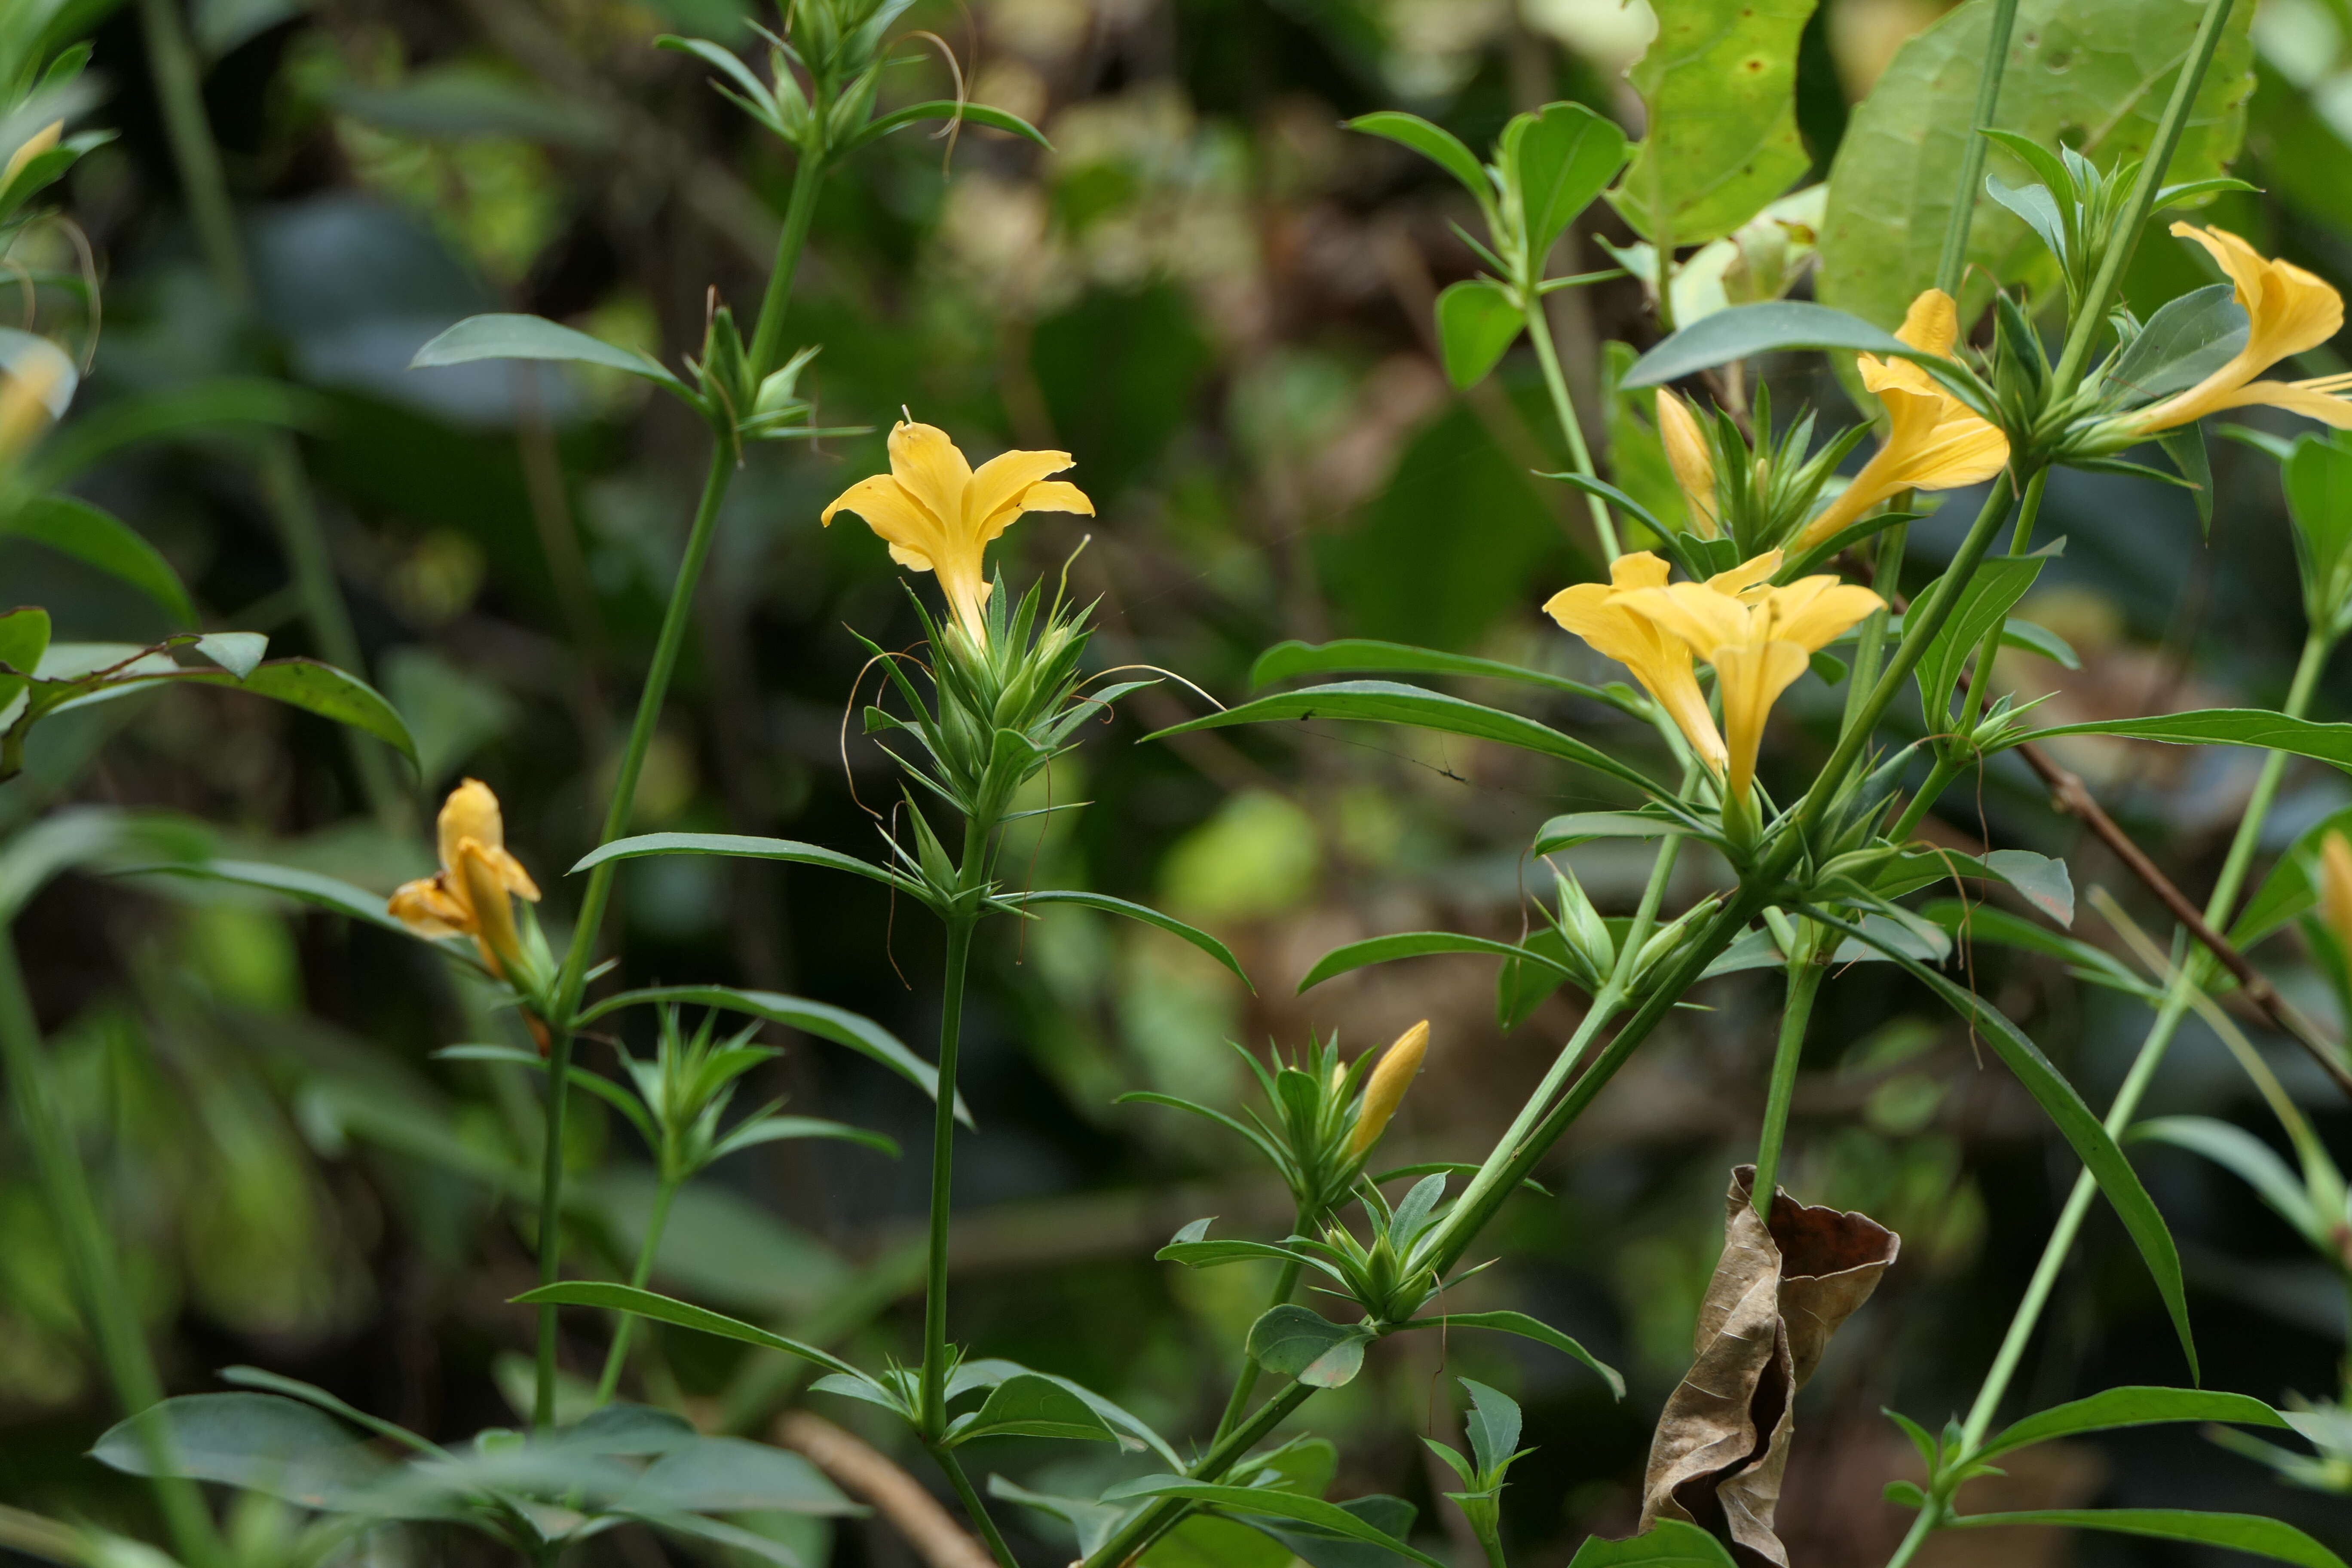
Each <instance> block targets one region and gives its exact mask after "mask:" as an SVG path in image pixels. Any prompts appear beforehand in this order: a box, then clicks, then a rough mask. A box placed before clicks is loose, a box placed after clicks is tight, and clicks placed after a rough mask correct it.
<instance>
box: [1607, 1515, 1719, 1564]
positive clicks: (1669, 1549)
mask: <svg viewBox="0 0 2352 1568" xmlns="http://www.w3.org/2000/svg"><path fill="white" fill-rule="evenodd" d="M1568 1568H1734V1565H1733V1563H1732V1561H1731V1553H1730V1552H1727V1551H1725V1550H1724V1547H1723V1542H1719V1541H1717V1539H1716V1538H1715V1537H1714V1536H1712V1535H1709V1534H1708V1533H1707V1532H1706V1531H1704V1530H1701V1529H1700V1528H1699V1527H1698V1526H1697V1525H1696V1524H1685V1523H1684V1522H1683V1521H1681V1520H1678V1519H1662V1520H1660V1521H1658V1522H1657V1523H1655V1524H1654V1525H1652V1526H1651V1527H1650V1528H1649V1529H1648V1530H1646V1531H1643V1533H1641V1534H1639V1535H1634V1536H1629V1537H1627V1538H1626V1539H1625V1540H1623V1541H1603V1540H1601V1537H1599V1536H1597V1535H1593V1536H1588V1537H1586V1538H1585V1542H1584V1544H1583V1545H1581V1546H1580V1547H1578V1548H1577V1549H1576V1555H1575V1557H1574V1558H1572V1559H1571V1560H1570V1563H1569V1565H1568Z"/></svg>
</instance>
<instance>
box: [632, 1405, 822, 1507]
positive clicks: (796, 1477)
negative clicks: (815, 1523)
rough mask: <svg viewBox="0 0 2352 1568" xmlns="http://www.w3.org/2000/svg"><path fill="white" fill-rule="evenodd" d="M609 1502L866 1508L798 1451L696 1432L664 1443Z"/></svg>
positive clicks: (637, 1505) (642, 1505) (692, 1505)
mask: <svg viewBox="0 0 2352 1568" xmlns="http://www.w3.org/2000/svg"><path fill="white" fill-rule="evenodd" d="M608 1408H609V1406H608ZM614 1507H616V1508H618V1509H620V1510H624V1511H626V1512H632V1513H634V1512H639V1511H644V1510H656V1511H659V1512H664V1513H671V1512H675V1513H744V1512H750V1511H752V1510H770V1509H772V1510H778V1511H781V1512H784V1513H810V1514H862V1513H864V1512H866V1510H864V1509H862V1508H860V1507H858V1506H857V1505H856V1503H854V1502H852V1501H850V1500H849V1499H847V1498H846V1497H845V1496H843V1495H842V1492H841V1489H840V1488H838V1487H836V1486H835V1485H834V1484H833V1483H832V1482H831V1481H830V1480H827V1479H825V1475H824V1471H822V1470H820V1469H818V1468H816V1467H815V1466H814V1465H812V1464H810V1463H809V1462H808V1461H807V1460H806V1459H803V1458H801V1457H800V1456H799V1455H798V1454H793V1453H787V1452H786V1451H785V1450H783V1449H782V1448H771V1447H768V1446H767V1445H766V1444H764V1443H747V1442H745V1441H744V1440H743V1439H742V1438H740V1437H696V1438H694V1439H693V1440H692V1441H691V1442H688V1443H684V1444H680V1445H679V1446H677V1447H673V1448H671V1449H669V1450H668V1451H667V1452H666V1453H664V1454H663V1455H662V1456H661V1457H660V1458H657V1459H656V1460H655V1461H654V1462H653V1464H652V1465H651V1466H649V1467H647V1468H646V1472H645V1474H644V1475H642V1476H639V1477H638V1478H637V1480H636V1483H635V1485H634V1486H632V1487H630V1488H629V1489H628V1490H627V1491H625V1492H623V1493H622V1494H621V1496H620V1498H619V1499H618V1500H616V1501H615V1503H614Z"/></svg>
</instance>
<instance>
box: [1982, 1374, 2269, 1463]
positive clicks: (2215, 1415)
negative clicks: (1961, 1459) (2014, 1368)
mask: <svg viewBox="0 0 2352 1568" xmlns="http://www.w3.org/2000/svg"><path fill="white" fill-rule="evenodd" d="M2163 1421H2233V1422H2236V1423H2238V1424H2239V1425H2241V1426H2282V1427H2283V1426H2285V1425H2286V1417H2284V1415H2280V1414H2279V1413H2278V1412H2277V1411H2275V1410H2273V1409H2272V1408H2271V1407H2270V1406H2269V1405H2265V1404H2263V1402H2262V1401H2261V1400H2259V1399H2255V1398H2252V1397H2251V1396H2250V1395H2247V1394H2218V1393H2213V1392H2210V1391H2209V1390H2206V1389H2202V1388H2150V1387H2128V1388H2110V1389H2106V1390H2105V1391H2104V1392H2102V1393H2098V1394H2092V1395H2091V1396H2090V1397H2089V1398H2087V1399H2076V1400H2071V1401H2069V1402H2068V1403H2066V1404H2064V1405H2053V1406H2052V1407H2051V1408H2050V1409H2048V1410H2044V1411H2042V1412H2041V1413H2039V1414H2038V1415H2029V1416H2027V1417H2026V1418H2025V1419H2024V1420H2022V1421H2020V1422H2017V1423H2015V1424H2014V1425H2012V1426H2009V1427H2007V1428H2006V1429H2004V1430H2003V1431H2001V1432H1999V1433H1997V1434H1995V1435H1994V1436H1993V1437H1992V1438H1991V1439H1990V1441H1989V1442H1987V1443H1986V1444H1985V1446H1984V1447H1981V1448H1979V1449H1978V1450H1977V1451H1976V1452H1975V1453H1974V1454H1971V1455H1969V1458H1971V1459H1989V1458H1992V1457H1993V1456H1994V1455H1995V1454H2006V1453H2008V1452H2009V1451H2010V1450H2011V1449H2012V1448H2022V1447H2026V1446H2027V1445H2028V1444H2030V1443H2046V1442H2048V1441H2050V1439H2052V1438H2053V1437H2071V1436H2074V1434H2076V1433H2078V1432H2105V1431H2108V1430H2111V1429H2112V1428H2114V1427H2117V1426H2154V1425H2156V1424H2157V1423H2158V1422H2163Z"/></svg>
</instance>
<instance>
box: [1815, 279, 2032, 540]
mask: <svg viewBox="0 0 2352 1568" xmlns="http://www.w3.org/2000/svg"><path fill="white" fill-rule="evenodd" d="M1959 335H1960V323H1959V311H1958V309H1957V308H1956V307H1955V306H1954V305H1953V303H1952V297H1951V296H1950V295H1949V294H1947V293H1945V292H1944V291H1943V290H1942V289H1928V290H1927V292H1926V293H1924V294H1922V295H1920V296H1919V297H1918V298H1917V299H1916V300H1912V301H1911V309H1910V310H1908V311H1907V312H1906V313H1905V315H1904V317H1903V326H1902V329H1901V330H1900V331H1897V332H1896V333H1895V336H1896V337H1898V338H1901V339H1902V340H1903V341H1904V342H1906V343H1908V344H1910V345H1911V346H1912V347H1913V348H1915V349H1918V350H1920V351H1922V352H1923V353H1931V354H1937V355H1949V354H1950V353H1951V352H1952V345H1953V343H1955V342H1958V339H1959ZM1853 363H1854V368H1855V369H1856V370H1858V371H1860V372H1861V373H1862V384H1863V385H1864V386H1866V387H1868V388H1869V389H1870V390H1871V391H1872V392H1873V393H1874V394H1875V395H1877V397H1878V400H1879V402H1880V403H1882V404H1884V405H1885V408H1886V421H1887V428H1886V440H1885V443H1884V444H1883V445H1882V446H1880V447H1879V448H1878V450H1877V451H1876V452H1874V453H1873V454H1871V458H1870V461H1869V462H1867V463H1865V464H1864V465H1863V468H1862V472H1860V473H1858V474H1856V475H1854V477H1853V482H1852V483H1850V484H1848V485H1847V486H1846V488H1845V490H1844V492H1843V494H1841V495H1840V496H1839V497H1838V498H1837V499H1836V500H1833V501H1832V502H1830V504H1829V505H1828V506H1826V507H1824V508H1823V509H1822V511H1821V512H1820V514H1819V515H1817V516H1816V517H1815V518H1814V519H1813V520H1812V521H1811V522H1809V523H1807V524H1806V525H1805V527H1804V530H1803V531H1801V532H1800V533H1799V534H1798V535H1797V540H1796V548H1798V549H1800V550H1810V549H1811V548H1812V547H1813V546H1814V545H1816V544H1819V543H1820V542H1822V541H1823V540H1825V539H1829V538H1831V537H1832V536H1834V535H1835V534H1836V533H1838V532H1839V531H1841V530H1843V529H1846V528H1849V527H1852V526H1853V523H1854V522H1855V521H1857V520H1858V519H1860V518H1861V516H1862V514H1863V513H1864V512H1865V511H1868V510H1870V509H1871V508H1872V507H1874V506H1876V505H1877V504H1878V503H1879V502H1880V501H1883V500H1886V499H1887V498H1888V497H1890V496H1893V495H1895V494H1898V493H1900V492H1901V491H1904V490H1948V489H1958V488H1959V487H1960V486H1962V485H1973V484H1981V483H1982V482H1983V481H1985V480H1986V479H1990V478H1992V477H1993V476H1994V475H1995V474H1997V473H1999V472H2000V470H2001V469H2002V468H2004V467H2006V466H2007V465H2008V462H2009V437H2006V436H2004V435H2002V434H2001V433H2000V429H1999V428H1998V427H1997V426H1992V425H1989V424H1987V423H1986V422H1985V421H1984V420H1982V419H1979V417H1977V416H1976V415H1975V414H1973V413H1971V412H1970V411H1969V405H1967V404H1965V403H1962V402H1961V401H1960V400H1959V399H1958V398H1957V397H1954V396H1953V395H1951V394H1950V393H1948V392H1947V391H1945V390H1944V387H1943V384H1941V383H1940V382H1938V381H1937V379H1936V378H1935V377H1934V376H1932V375H1929V374H1927V372H1926V371H1924V370H1922V369H1920V368H1919V367H1918V366H1917V365H1916V364H1914V363H1911V362H1910V361H1909V360H1907V359H1896V360H1883V359H1880V358H1879V357H1878V356H1877V355H1876V354H1856V355H1855V356H1854V360H1853Z"/></svg>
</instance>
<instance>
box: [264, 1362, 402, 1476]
mask: <svg viewBox="0 0 2352 1568" xmlns="http://www.w3.org/2000/svg"><path fill="white" fill-rule="evenodd" d="M221 1381H222V1382H223V1383H234V1384H237V1385H238V1386H239V1387H242V1388H257V1389H260V1390H262V1391H263V1392H264V1393H268V1394H283V1395H285V1396H286V1397H288V1398H289V1399H299V1400H301V1401H302V1402H303V1403H304V1404H307V1405H317V1406H318V1407H319V1408H320V1409H321V1410H324V1411H327V1412H329V1413H330V1414H331V1415H340V1416H341V1417H342V1418H343V1419H344V1420H346V1421H348V1422H350V1423H352V1425H353V1426H364V1427H366V1428H367V1429H368V1430H369V1431H371V1432H373V1433H374V1434H375V1435H376V1436H379V1437H389V1438H391V1439H392V1440H393V1441H394V1442H395V1443H398V1444H399V1445H400V1446H401V1447H404V1448H414V1449H415V1450H416V1452H418V1453H420V1454H441V1453H446V1452H447V1450H446V1449H445V1448H443V1447H441V1445H440V1444H438V1443H436V1442H434V1441H433V1440H432V1439H430V1438H427V1437H420V1436H417V1435H416V1434H415V1433H414V1432H412V1431H410V1430H409V1429H408V1428H407V1427H405V1426H400V1425H398V1424H397V1423H395V1422H391V1421H386V1420H384V1419H383V1417H382V1416H377V1415H369V1414H368V1413H367V1412H366V1411H364V1410H360V1409H356V1408H354V1407H353V1406H352V1405H346V1404H345V1403H343V1401H341V1400H340V1399H338V1398H336V1397H335V1396H334V1395H333V1394H330V1393H328V1392H327V1391H326V1390H325V1389H323V1388H320V1387H319V1386H318V1385H317V1384H309V1383H304V1382H302V1381H300V1380H299V1379H298V1378H291V1377H283V1376H280V1375H279V1374H278V1373H274V1372H265V1371H264V1370H262V1369H261V1368H260V1367H257V1366H225V1367H223V1368H221Z"/></svg>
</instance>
